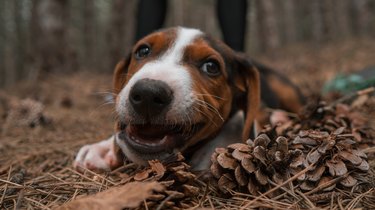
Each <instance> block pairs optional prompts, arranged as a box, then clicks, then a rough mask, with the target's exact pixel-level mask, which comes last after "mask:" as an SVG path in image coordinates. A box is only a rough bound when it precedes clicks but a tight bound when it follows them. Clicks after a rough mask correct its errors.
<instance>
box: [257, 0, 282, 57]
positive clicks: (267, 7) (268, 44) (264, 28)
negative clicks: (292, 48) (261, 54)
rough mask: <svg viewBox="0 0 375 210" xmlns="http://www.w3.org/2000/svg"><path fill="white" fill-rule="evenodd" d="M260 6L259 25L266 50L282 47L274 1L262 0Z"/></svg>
mask: <svg viewBox="0 0 375 210" xmlns="http://www.w3.org/2000/svg"><path fill="white" fill-rule="evenodd" d="M258 3H259V4H258V6H259V9H258V11H259V13H258V14H259V19H258V20H259V21H260V22H259V26H260V31H261V37H262V46H263V49H265V51H272V50H274V49H277V48H279V47H280V35H279V29H278V24H277V19H276V15H275V14H276V13H275V11H276V8H275V4H274V1H272V0H262V1H259V2H258Z"/></svg>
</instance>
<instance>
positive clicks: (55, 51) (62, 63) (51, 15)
mask: <svg viewBox="0 0 375 210" xmlns="http://www.w3.org/2000/svg"><path fill="white" fill-rule="evenodd" d="M68 8H69V7H68V0H41V2H40V3H39V6H38V9H37V13H38V21H37V22H38V23H39V24H40V29H41V36H42V37H43V40H41V42H40V43H39V45H40V46H39V48H40V53H41V56H42V61H41V70H42V71H43V72H67V71H71V70H72V69H71V68H70V66H69V64H70V62H71V60H70V61H69V59H71V57H70V56H71V55H70V53H71V52H69V51H68V49H69V48H68V41H67V28H68V18H69V16H68V15H69V13H68ZM72 59H74V58H72Z"/></svg>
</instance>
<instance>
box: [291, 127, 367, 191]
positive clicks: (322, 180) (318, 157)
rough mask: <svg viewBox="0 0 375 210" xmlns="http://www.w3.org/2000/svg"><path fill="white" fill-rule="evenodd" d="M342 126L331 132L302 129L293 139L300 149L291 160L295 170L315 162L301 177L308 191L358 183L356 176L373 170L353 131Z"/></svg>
mask: <svg viewBox="0 0 375 210" xmlns="http://www.w3.org/2000/svg"><path fill="white" fill-rule="evenodd" d="M345 130H346V128H345V127H340V128H338V129H336V130H335V131H333V132H331V133H328V132H325V131H314V130H302V131H300V132H299V134H298V135H297V136H296V137H295V138H294V139H293V141H292V145H291V148H292V150H293V149H294V150H295V151H302V152H299V155H298V157H296V158H295V159H293V160H292V162H291V164H290V171H291V174H292V175H294V174H296V173H298V172H299V171H301V170H303V169H304V168H305V167H307V165H310V164H314V167H313V168H312V169H311V170H309V171H308V172H307V173H306V174H305V175H304V176H302V177H300V178H299V181H301V182H300V184H301V185H300V188H301V189H302V190H304V191H310V190H314V189H315V188H317V187H318V188H317V189H315V191H317V190H318V189H319V190H323V191H331V190H333V189H334V188H335V187H336V184H337V183H339V185H341V186H342V187H353V186H354V185H356V184H357V179H355V178H354V177H355V176H356V175H358V174H360V173H362V172H366V171H368V170H369V168H370V167H369V164H368V162H367V160H366V159H367V156H366V154H365V153H363V152H362V151H361V150H359V149H357V143H356V141H355V138H354V136H353V135H352V134H350V133H349V134H348V133H344V131H345Z"/></svg>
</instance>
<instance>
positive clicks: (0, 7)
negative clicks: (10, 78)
mask: <svg viewBox="0 0 375 210" xmlns="http://www.w3.org/2000/svg"><path fill="white" fill-rule="evenodd" d="M4 11H5V1H0V75H1V76H0V87H3V86H4V85H5V75H6V74H5V73H6V69H5V67H6V65H5V44H6V37H5V35H6V31H5V14H4Z"/></svg>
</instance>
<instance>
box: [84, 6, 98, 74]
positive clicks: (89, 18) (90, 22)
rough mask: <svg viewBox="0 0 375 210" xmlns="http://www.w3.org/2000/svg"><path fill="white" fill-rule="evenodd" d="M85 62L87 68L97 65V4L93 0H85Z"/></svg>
mask: <svg viewBox="0 0 375 210" xmlns="http://www.w3.org/2000/svg"><path fill="white" fill-rule="evenodd" d="M82 6H83V44H84V47H83V48H84V56H83V64H84V66H85V67H86V68H87V69H92V68H94V66H95V60H96V59H95V58H94V56H95V51H94V44H95V43H94V41H95V35H96V33H95V22H96V20H95V16H96V15H95V5H94V1H93V0H83V5H82Z"/></svg>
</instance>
